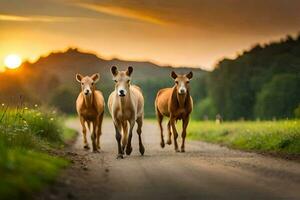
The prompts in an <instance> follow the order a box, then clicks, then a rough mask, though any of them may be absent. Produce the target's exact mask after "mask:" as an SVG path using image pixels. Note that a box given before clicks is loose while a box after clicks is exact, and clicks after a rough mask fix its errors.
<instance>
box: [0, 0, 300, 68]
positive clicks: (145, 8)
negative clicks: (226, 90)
mask: <svg viewBox="0 0 300 200" xmlns="http://www.w3.org/2000/svg"><path fill="white" fill-rule="evenodd" d="M299 10H300V1H299V0H288V1H286V0H264V1H261V0H172V1H167V0H119V1H117V0H43V1H42V0H0V65H3V60H4V58H5V57H6V56H7V55H8V54H12V53H14V54H18V55H20V56H21V57H22V59H24V60H25V59H29V60H30V61H34V60H36V59H37V58H38V57H39V56H41V55H47V54H48V53H49V52H51V51H53V50H64V49H66V48H68V47H78V48H79V49H82V50H84V51H91V52H94V53H96V54H97V55H98V56H100V57H103V58H106V59H111V58H115V57H117V58H120V59H126V60H149V61H152V62H155V63H157V64H162V65H172V66H190V67H202V68H205V69H208V70H211V69H213V67H214V66H215V65H216V63H217V62H218V61H219V60H221V59H223V58H224V57H228V58H234V57H235V56H236V55H238V54H239V53H241V52H242V51H243V50H245V49H249V48H250V47H251V46H253V45H255V44H257V43H267V42H270V41H274V40H278V39H280V38H282V37H284V36H286V35H287V34H290V35H296V34H298V33H299V31H300V12H299Z"/></svg>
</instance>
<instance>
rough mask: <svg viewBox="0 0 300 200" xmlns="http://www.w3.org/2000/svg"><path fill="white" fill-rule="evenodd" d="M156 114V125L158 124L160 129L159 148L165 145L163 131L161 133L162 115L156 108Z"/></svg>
mask: <svg viewBox="0 0 300 200" xmlns="http://www.w3.org/2000/svg"><path fill="white" fill-rule="evenodd" d="M156 116H157V120H158V125H159V129H160V137H161V140H160V146H161V148H164V147H165V141H164V133H163V127H162V121H163V118H164V116H163V115H162V114H161V113H160V112H159V111H158V110H157V112H156Z"/></svg>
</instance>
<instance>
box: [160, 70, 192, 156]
mask: <svg viewBox="0 0 300 200" xmlns="http://www.w3.org/2000/svg"><path fill="white" fill-rule="evenodd" d="M171 77H172V78H173V79H174V81H175V85H174V86H173V87H172V88H164V89H161V90H159V91H158V93H157V95H156V99H155V111H156V117H157V120H158V124H159V128H160V135H161V142H160V145H161V147H162V148H164V147H165V141H164V135H163V128H162V121H163V117H164V116H166V117H169V122H168V140H167V144H169V145H171V144H172V141H171V135H172V132H173V136H174V147H175V151H176V152H179V150H178V144H177V137H178V132H177V129H176V122H177V121H178V120H182V134H181V137H182V144H181V152H185V137H186V129H187V126H188V124H189V119H190V114H191V112H192V110H193V99H192V97H191V95H190V86H189V82H190V80H191V79H192V78H193V72H190V73H188V74H185V75H177V74H176V73H175V72H174V71H172V73H171Z"/></svg>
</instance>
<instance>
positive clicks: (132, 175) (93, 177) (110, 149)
mask: <svg viewBox="0 0 300 200" xmlns="http://www.w3.org/2000/svg"><path fill="white" fill-rule="evenodd" d="M67 126H68V127H71V128H73V129H76V130H78V131H80V124H79V121H78V120H71V121H68V122H67ZM165 130H166V128H165ZM114 135H115V133H114V128H113V124H112V121H111V120H110V119H105V120H104V124H103V135H102V136H101V148H102V150H101V152H100V153H92V152H90V151H85V150H83V144H82V136H81V134H79V135H78V138H77V140H76V142H75V143H74V145H72V146H71V147H70V148H69V149H67V150H66V153H65V154H66V156H67V157H69V158H70V159H71V161H72V163H73V164H72V166H71V167H70V168H69V169H67V170H65V171H64V172H63V174H62V175H61V176H60V177H59V179H58V180H57V181H56V183H54V184H53V185H52V186H50V187H48V188H47V189H46V190H45V191H43V192H42V193H40V194H39V195H37V196H36V199H83V200H90V199H116V200H119V199H123V200H124V199H143V200H144V199H173V200H174V199H180V200H183V199H251V200H253V199H255V200H257V199H262V200H265V199H272V200H273V199H295V200H296V199H300V163H299V162H294V161H287V160H283V159H280V158H272V157H266V156H263V155H258V154H255V153H248V152H242V151H236V150H230V149H228V148H226V147H220V146H218V145H214V144H207V143H203V142H195V141H187V143H186V153H175V151H174V149H173V145H171V146H168V145H167V146H166V147H165V148H164V149H161V148H160V145H159V143H160V139H159V129H158V126H157V124H156V123H154V122H151V121H145V122H144V126H143V139H144V140H143V141H144V145H145V149H146V151H145V155H144V156H140V154H139V151H138V136H137V134H136V132H135V131H134V134H133V152H132V154H131V156H125V157H124V159H118V160H117V159H116V154H117V143H116V141H115V136H114ZM165 138H166V135H165ZM90 144H91V143H90ZM179 144H180V143H179Z"/></svg>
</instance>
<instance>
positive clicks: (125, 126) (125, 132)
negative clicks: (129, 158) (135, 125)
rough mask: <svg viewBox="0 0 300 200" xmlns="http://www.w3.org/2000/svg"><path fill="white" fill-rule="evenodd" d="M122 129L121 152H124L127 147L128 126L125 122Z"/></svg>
mask: <svg viewBox="0 0 300 200" xmlns="http://www.w3.org/2000/svg"><path fill="white" fill-rule="evenodd" d="M122 127H123V135H122V142H121V143H122V150H123V152H124V149H125V147H126V145H127V141H128V140H127V135H128V125H127V121H125V122H123V123H122Z"/></svg>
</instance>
